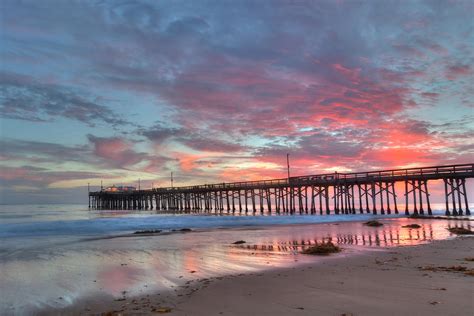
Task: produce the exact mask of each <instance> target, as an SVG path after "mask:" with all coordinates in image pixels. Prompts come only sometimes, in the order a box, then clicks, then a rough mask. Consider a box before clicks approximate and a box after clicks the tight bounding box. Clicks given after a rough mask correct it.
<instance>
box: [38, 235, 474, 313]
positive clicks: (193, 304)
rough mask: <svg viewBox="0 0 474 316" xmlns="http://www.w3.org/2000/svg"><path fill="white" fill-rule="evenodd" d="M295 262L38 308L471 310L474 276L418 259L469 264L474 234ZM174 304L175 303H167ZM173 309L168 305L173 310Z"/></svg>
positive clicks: (473, 265)
mask: <svg viewBox="0 0 474 316" xmlns="http://www.w3.org/2000/svg"><path fill="white" fill-rule="evenodd" d="M342 247H343V248H346V249H344V251H343V252H342V253H341V254H337V255H331V256H328V257H324V258H323V260H315V261H314V262H310V263H301V264H297V265H296V266H295V267H289V268H285V267H277V268H271V269H268V270H264V271H258V272H255V273H239V274H234V275H227V276H218V277H209V278H202V279H196V280H191V281H187V282H186V283H185V284H184V285H181V286H179V287H177V288H174V289H172V290H169V291H160V292H154V293H148V294H144V295H139V296H133V297H126V296H124V297H125V298H123V299H122V298H119V299H117V298H113V297H105V296H104V297H95V298H87V299H82V300H80V301H78V302H76V303H74V304H73V305H71V306H68V307H66V308H64V309H45V310H42V311H40V312H39V313H38V315H47V314H48V315H51V314H58V315H59V314H61V315H100V314H102V313H104V314H107V315H147V314H155V313H159V312H166V313H167V314H169V315H267V314H268V315H293V314H294V315H315V314H323V315H342V314H346V315H351V314H352V315H381V314H387V313H388V312H392V313H393V314H401V313H408V314H428V313H429V314H434V315H468V314H469V311H470V310H472V309H474V303H473V302H474V300H473V299H474V294H472V293H473V292H472V289H473V288H474V278H472V276H469V275H465V274H463V273H461V272H446V271H423V270H422V269H420V268H419V267H431V266H434V267H439V266H440V267H441V266H459V265H461V266H465V267H467V268H468V269H474V262H471V261H464V260H462V259H464V258H466V257H472V255H473V253H474V238H472V237H455V238H452V239H445V240H436V241H432V242H430V243H427V244H420V245H416V246H396V247H379V248H373V249H371V250H367V251H353V249H354V248H347V247H346V246H344V245H343V246H342ZM168 309H169V310H168ZM168 311H169V313H168Z"/></svg>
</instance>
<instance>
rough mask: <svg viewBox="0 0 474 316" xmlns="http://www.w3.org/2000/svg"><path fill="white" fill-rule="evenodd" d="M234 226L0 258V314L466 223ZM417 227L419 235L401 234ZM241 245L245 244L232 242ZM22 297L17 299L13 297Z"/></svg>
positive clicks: (394, 241) (429, 236)
mask: <svg viewBox="0 0 474 316" xmlns="http://www.w3.org/2000/svg"><path fill="white" fill-rule="evenodd" d="M380 221H381V222H382V223H384V225H383V226H381V227H367V226H364V225H363V223H362V222H344V223H324V224H311V225H287V226H271V227H261V228H232V229H214V230H207V231H193V232H187V233H174V234H162V235H160V234H158V235H154V236H139V235H136V236H133V237H130V236H128V237H120V238H111V239H94V240H90V241H87V242H84V241H82V242H76V243H68V244H65V245H57V246H55V247H51V248H47V249H38V250H37V251H36V254H35V255H31V253H30V254H29V256H22V255H21V253H18V254H17V255H15V256H9V257H8V258H7V260H5V258H0V259H1V260H0V292H1V293H2V298H1V299H0V314H2V315H3V314H5V315H7V314H28V313H31V312H32V311H34V310H38V309H42V308H44V307H53V308H62V307H65V306H67V305H69V304H72V303H74V302H76V301H77V300H79V299H81V298H83V297H89V296H94V295H97V296H111V297H116V298H119V297H122V296H123V295H124V294H125V293H126V295H127V296H134V295H141V294H145V293H150V292H156V291H168V290H173V289H176V288H178V287H179V286H181V285H183V284H185V283H186V282H188V281H190V280H195V279H202V278H208V277H216V276H222V275H230V274H240V273H250V272H258V271H263V270H266V269H270V268H276V267H291V266H294V265H296V264H301V263H308V262H315V261H323V260H325V258H324V257H314V256H307V255H302V254H300V252H301V250H303V249H304V248H306V247H309V246H311V245H313V244H316V243H320V242H323V241H328V240H330V241H332V242H333V243H335V244H338V245H340V246H341V247H342V248H344V251H343V253H342V254H341V255H342V256H348V255H350V253H354V252H358V251H364V250H367V249H374V248H377V247H396V246H413V245H418V244H422V243H427V242H430V241H432V240H441V239H446V238H449V237H450V236H451V234H450V233H449V232H448V231H447V230H446V228H448V227H454V226H461V227H465V228H469V227H471V225H472V224H471V223H472V222H468V221H456V220H454V221H445V220H412V219H406V218H396V219H387V220H380ZM413 223H418V224H419V225H421V227H420V228H418V229H410V228H403V227H402V226H404V225H407V224H413ZM238 240H244V241H245V243H243V244H239V245H236V244H233V243H234V242H235V241H238ZM18 293H21V295H18Z"/></svg>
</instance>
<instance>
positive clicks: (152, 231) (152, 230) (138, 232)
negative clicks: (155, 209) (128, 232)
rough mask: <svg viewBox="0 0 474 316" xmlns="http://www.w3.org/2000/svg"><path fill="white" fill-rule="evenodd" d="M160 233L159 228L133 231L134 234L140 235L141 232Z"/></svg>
mask: <svg viewBox="0 0 474 316" xmlns="http://www.w3.org/2000/svg"><path fill="white" fill-rule="evenodd" d="M158 233H161V230H160V229H151V230H138V231H136V232H134V233H133V234H134V235H141V234H158Z"/></svg>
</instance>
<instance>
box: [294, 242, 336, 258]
mask: <svg viewBox="0 0 474 316" xmlns="http://www.w3.org/2000/svg"><path fill="white" fill-rule="evenodd" d="M338 252H341V248H340V247H338V246H336V245H334V244H333V243H332V242H330V241H328V242H325V243H321V244H317V245H315V246H312V247H310V248H308V249H305V250H303V252H302V253H303V254H305V255H320V256H324V255H329V254H331V253H338Z"/></svg>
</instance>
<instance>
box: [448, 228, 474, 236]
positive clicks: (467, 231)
mask: <svg viewBox="0 0 474 316" xmlns="http://www.w3.org/2000/svg"><path fill="white" fill-rule="evenodd" d="M447 230H449V232H450V233H452V234H456V235H474V232H473V231H472V230H470V229H467V228H464V227H457V226H456V227H450V228H447Z"/></svg>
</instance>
